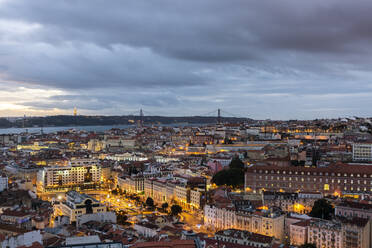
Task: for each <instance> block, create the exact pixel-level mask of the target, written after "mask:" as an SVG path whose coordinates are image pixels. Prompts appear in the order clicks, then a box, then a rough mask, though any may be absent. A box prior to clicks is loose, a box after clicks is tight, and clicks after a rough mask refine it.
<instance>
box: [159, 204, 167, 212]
mask: <svg viewBox="0 0 372 248" xmlns="http://www.w3.org/2000/svg"><path fill="white" fill-rule="evenodd" d="M168 207H169V206H168V203H166V202H164V203H163V204H161V208H162V209H163V211H164V212H165V211H166V210H167V208H168Z"/></svg>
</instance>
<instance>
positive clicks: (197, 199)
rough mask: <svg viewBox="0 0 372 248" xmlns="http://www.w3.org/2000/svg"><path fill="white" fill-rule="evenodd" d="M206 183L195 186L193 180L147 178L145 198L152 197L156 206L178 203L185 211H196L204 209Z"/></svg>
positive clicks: (145, 181) (145, 180)
mask: <svg viewBox="0 0 372 248" xmlns="http://www.w3.org/2000/svg"><path fill="white" fill-rule="evenodd" d="M205 183H206V182H205V180H203V182H201V183H200V184H194V180H193V178H190V179H185V178H181V177H173V178H145V179H144V197H145V198H147V197H151V198H152V199H153V200H154V202H155V204H162V203H164V202H167V203H168V204H173V203H177V204H178V205H180V206H181V207H182V208H183V209H188V210H196V209H200V208H202V207H203V203H204V194H205V188H206V184H205Z"/></svg>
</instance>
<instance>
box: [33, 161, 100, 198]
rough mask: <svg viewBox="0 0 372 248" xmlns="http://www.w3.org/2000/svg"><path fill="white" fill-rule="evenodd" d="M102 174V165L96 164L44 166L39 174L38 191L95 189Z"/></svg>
mask: <svg viewBox="0 0 372 248" xmlns="http://www.w3.org/2000/svg"><path fill="white" fill-rule="evenodd" d="M101 176H102V170H101V167H100V166H97V165H94V164H87V165H77V164H74V165H70V166H60V167H48V168H44V169H43V170H40V171H39V172H38V175H37V187H38V192H58V191H67V190H69V189H77V190H84V189H95V188H97V187H98V186H99V185H100V183H101Z"/></svg>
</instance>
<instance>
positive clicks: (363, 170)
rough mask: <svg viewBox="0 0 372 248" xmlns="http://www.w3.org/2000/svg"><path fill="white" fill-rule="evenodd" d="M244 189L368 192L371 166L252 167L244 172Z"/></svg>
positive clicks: (328, 192)
mask: <svg viewBox="0 0 372 248" xmlns="http://www.w3.org/2000/svg"><path fill="white" fill-rule="evenodd" d="M245 189H246V190H247V191H254V192H260V191H266V190H268V191H284V192H299V191H301V192H303V191H310V192H320V193H322V194H323V195H332V194H336V195H340V194H355V193H356V194H358V193H360V194H361V193H371V192H372V166H368V165H360V164H342V163H337V164H332V165H329V166H327V167H318V168H315V167H300V166H287V167H279V166H252V167H249V168H247V170H246V174H245Z"/></svg>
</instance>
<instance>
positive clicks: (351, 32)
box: [0, 0, 372, 117]
mask: <svg viewBox="0 0 372 248" xmlns="http://www.w3.org/2000/svg"><path fill="white" fill-rule="evenodd" d="M371 9H372V2H371V1H366V0H361V1H357V2H356V1H348V0H328V1H321V0H315V1H294V0H291V1H290V0H281V1H258V0H257V1H246V0H231V1H225V0H204V1H197V0H190V1H184V0H159V1H147V0H136V1H104V0H90V1H83V0H76V1H53V4H50V1H49V0H33V1H29V0H5V1H4V0H3V1H1V0H0V56H1V60H0V80H1V79H2V80H5V81H7V82H12V81H17V82H18V81H20V82H22V85H26V86H27V87H43V86H44V87H45V86H48V87H51V88H58V89H61V90H64V91H66V92H65V93H66V94H61V95H59V96H56V97H57V98H58V99H57V98H56V99H53V98H52V97H51V98H47V99H43V101H41V100H39V101H34V102H32V101H28V102H24V103H23V104H24V105H25V106H30V107H33V108H39V109H42V108H45V109H47V108H54V107H55V106H56V105H57V106H58V108H60V109H69V108H71V106H74V105H79V106H82V108H84V109H87V110H105V111H108V109H111V110H110V111H113V109H117V108H121V107H129V108H130V106H132V107H134V106H136V107H137V106H148V107H154V108H156V107H158V108H162V109H172V108H176V107H178V108H183V109H184V111H185V113H186V112H187V111H189V110H190V109H191V110H192V109H195V108H205V109H213V108H215V106H216V105H222V106H227V107H228V108H229V107H231V108H232V110H235V111H240V112H241V113H246V112H251V111H256V114H258V115H261V113H262V112H266V113H272V111H271V108H272V105H275V104H276V105H278V104H281V106H287V107H288V110H284V109H283V108H282V109H278V110H276V112H275V111H274V113H278V114H280V113H282V114H283V116H289V115H291V114H292V113H294V114H296V113H297V114H299V115H301V114H302V113H301V114H300V112H303V110H304V109H306V111H305V112H308V113H310V112H311V113H310V114H308V116H310V115H313V114H314V113H313V112H314V111H313V112H312V111H310V110H319V109H323V111H324V113H329V112H330V110H331V109H333V110H335V109H336V107H337V106H338V105H340V106H339V107H338V108H337V109H339V110H340V113H341V112H342V111H344V113H346V112H351V111H354V110H355V109H356V108H357V106H356V105H353V107H352V108H347V107H345V105H346V103H343V102H342V99H345V98H348V99H350V98H352V97H353V96H355V97H356V96H358V94H369V92H371V91H372V87H371V85H372V75H371V73H370V69H371V66H372V57H371V55H372V54H371V51H372V32H371V28H370V23H372V15H371V14H370V10H371ZM110 89H111V90H110ZM102 90H106V91H105V92H106V94H98V93H100V91H102ZM154 92H155V93H154ZM371 94H372V93H371ZM131 95H134V96H136V97H132V96H131ZM75 96H76V97H75ZM120 96H123V98H124V96H125V99H123V98H120ZM318 96H332V97H331V98H332V100H333V102H332V103H331V102H330V101H329V99H327V98H322V97H320V98H319V97H318ZM297 97H302V99H303V100H304V101H306V102H304V103H303V104H301V103H299V102H298V98H297ZM362 97H366V99H367V98H368V97H367V96H365V95H363V96H362ZM247 99H249V101H250V103H251V104H252V105H251V106H252V109H247V110H244V109H241V106H242V102H246V101H247ZM283 100H286V101H287V102H283ZM123 101H127V103H123ZM315 101H316V103H314V102H315ZM363 101H364V100H363ZM59 103H60V104H59ZM363 103H365V102H363ZM314 104H315V105H314ZM371 104H372V100H371ZM310 105H311V106H310ZM323 105H329V107H324V106H323ZM335 105H337V106H335ZM253 106H255V107H253ZM309 106H310V107H309ZM336 112H337V111H336ZM187 113H188V112H187ZM371 114H372V113H371ZM265 117H270V116H267V115H265ZM305 117H306V116H305Z"/></svg>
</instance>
